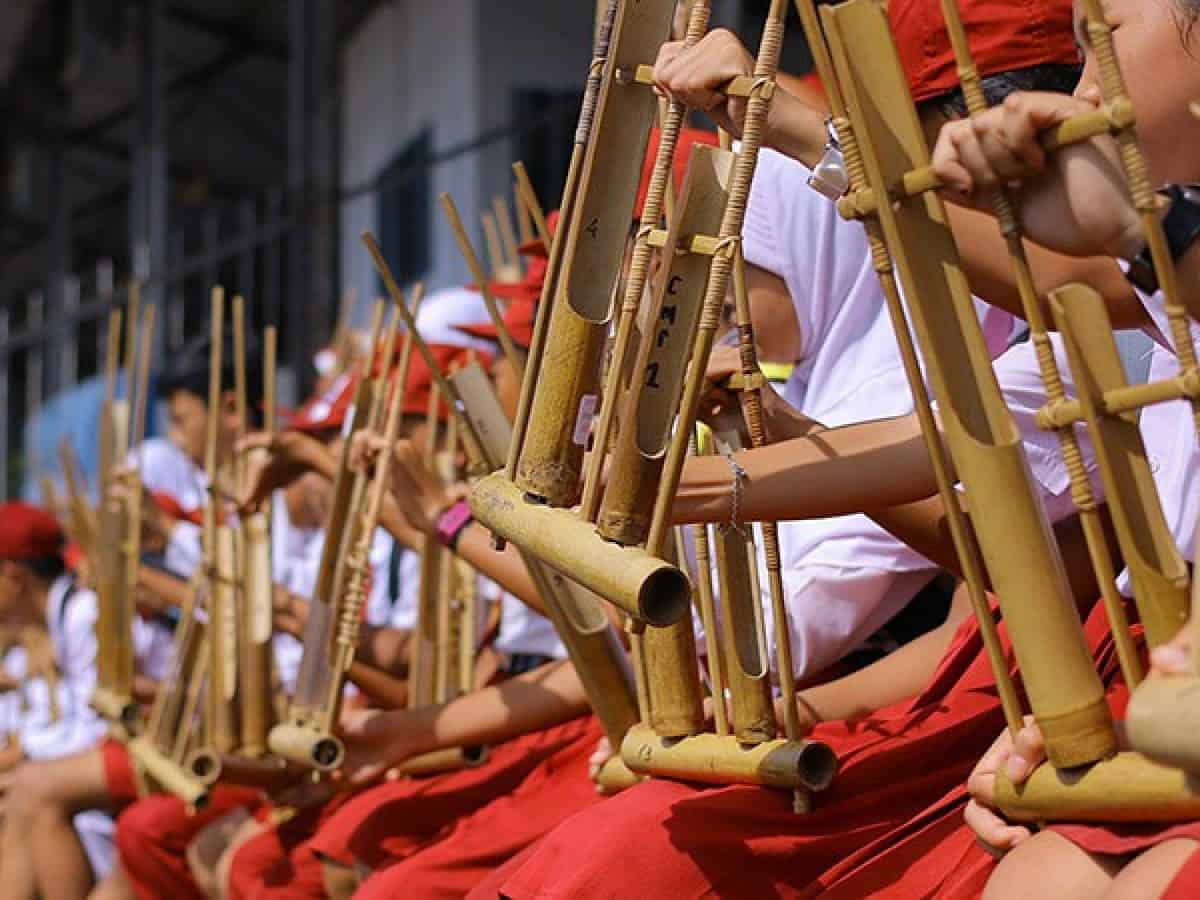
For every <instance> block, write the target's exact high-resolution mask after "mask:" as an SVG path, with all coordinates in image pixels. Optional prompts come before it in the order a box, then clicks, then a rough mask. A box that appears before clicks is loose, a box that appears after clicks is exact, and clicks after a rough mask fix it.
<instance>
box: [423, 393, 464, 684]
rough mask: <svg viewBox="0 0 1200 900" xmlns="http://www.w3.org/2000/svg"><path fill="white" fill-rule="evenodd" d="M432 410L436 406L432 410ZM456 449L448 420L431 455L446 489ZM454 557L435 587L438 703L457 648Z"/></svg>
mask: <svg viewBox="0 0 1200 900" xmlns="http://www.w3.org/2000/svg"><path fill="white" fill-rule="evenodd" d="M430 396H431V397H433V398H434V402H435V403H436V402H437V397H438V394H437V392H436V391H430ZM435 409H436V406H435ZM457 445H458V426H457V420H456V419H455V418H454V417H453V416H451V417H450V421H449V422H447V423H446V441H445V446H444V448H443V449H442V451H441V452H440V453H438V454H435V455H434V456H433V457H432V459H433V464H434V472H435V473H436V475H437V477H438V478H440V479H441V481H442V484H444V485H446V486H447V487H449V486H450V485H453V484H454V481H455V477H454V475H455V472H454V454H455V450H456V449H457ZM454 561H455V560H454V554H453V553H442V558H441V566H440V567H439V570H438V584H437V588H438V590H437V619H436V623H435V627H436V633H437V639H436V643H435V645H434V646H435V651H436V652H435V657H436V661H437V662H436V665H435V666H434V696H435V697H436V698H437V702H438V703H445V702H446V701H447V700H449V699H450V684H451V679H452V678H453V671H454V664H455V661H456V660H457V659H458V648H457V647H456V646H453V645H452V643H451V633H450V631H451V628H450V618H451V610H450V606H451V604H452V603H453V602H454V601H453V596H454V590H455V585H454V583H453V582H454V568H455V567H454Z"/></svg>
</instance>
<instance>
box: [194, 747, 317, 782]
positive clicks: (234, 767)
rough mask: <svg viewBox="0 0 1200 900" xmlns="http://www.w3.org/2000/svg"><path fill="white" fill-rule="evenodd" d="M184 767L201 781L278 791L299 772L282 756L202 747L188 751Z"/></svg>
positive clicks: (294, 780)
mask: <svg viewBox="0 0 1200 900" xmlns="http://www.w3.org/2000/svg"><path fill="white" fill-rule="evenodd" d="M184 769H185V770H186V771H188V772H190V773H191V774H192V776H193V777H195V778H196V779H197V780H198V781H199V782H200V783H201V784H205V785H210V786H211V785H214V784H217V783H221V784H237V785H242V786H244V787H256V788H261V789H262V790H264V791H267V792H273V791H278V790H280V789H282V788H284V787H287V786H289V785H291V784H295V783H296V781H297V779H298V777H299V776H300V772H298V771H297V770H296V768H295V767H294V766H289V765H288V763H287V762H285V761H284V760H282V759H277V758H274V757H267V758H265V759H255V758H253V757H249V756H245V755H233V754H226V753H215V752H214V751H212V750H209V749H204V748H201V749H199V750H196V751H194V752H193V753H191V754H189V755H188V758H187V760H186V761H185V763H184Z"/></svg>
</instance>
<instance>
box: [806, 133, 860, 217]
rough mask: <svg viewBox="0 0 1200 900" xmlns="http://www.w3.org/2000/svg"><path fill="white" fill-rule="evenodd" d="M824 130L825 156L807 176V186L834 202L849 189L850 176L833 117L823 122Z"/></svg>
mask: <svg viewBox="0 0 1200 900" xmlns="http://www.w3.org/2000/svg"><path fill="white" fill-rule="evenodd" d="M825 130H826V132H827V133H828V138H827V140H826V142H825V155H824V156H822V157H821V161H820V162H818V163H817V165H816V168H814V169H813V170H812V174H811V175H809V176H808V186H809V187H810V188H812V189H813V190H814V191H816V192H817V193H818V194H821V195H823V196H825V197H828V198H829V199H830V200H833V201H835V202H836V201H837V200H839V199H841V197H842V195H843V194H845V193H846V191H847V190H849V189H850V175H849V174H848V173H847V172H846V157H845V156H844V155H843V154H842V144H841V141H840V140H839V139H838V133H837V129H836V128H834V127H833V116H830V117H829V118H827V119H826V120H825Z"/></svg>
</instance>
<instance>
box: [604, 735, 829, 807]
mask: <svg viewBox="0 0 1200 900" xmlns="http://www.w3.org/2000/svg"><path fill="white" fill-rule="evenodd" d="M621 758H622V759H623V760H624V761H625V764H626V765H627V766H629V768H630V769H631V770H632V771H634V772H636V773H638V774H640V775H657V776H660V777H665V778H678V779H682V780H684V781H699V782H702V783H704V784H759V785H762V786H764V787H775V788H807V789H808V790H812V791H823V790H825V788H827V787H829V785H830V784H831V783H832V782H833V776H834V775H835V774H836V773H837V767H838V760H837V756H836V755H835V754H834V752H833V750H831V749H830V747H829V746H828V745H827V744H823V743H821V742H820V741H786V740H774V741H766V742H764V743H761V744H754V745H749V744H743V743H741V742H739V741H738V740H737V738H734V737H730V736H726V737H722V736H720V735H716V734H697V735H692V736H691V737H686V738H681V739H677V740H671V739H664V738H660V737H659V736H658V735H657V734H655V733H654V731H653V730H652V729H650V728H648V727H647V726H645V725H634V726H633V727H632V728H630V729H629V733H628V734H626V735H625V740H624V741H623V742H622V744H621Z"/></svg>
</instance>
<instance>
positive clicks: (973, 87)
mask: <svg viewBox="0 0 1200 900" xmlns="http://www.w3.org/2000/svg"><path fill="white" fill-rule="evenodd" d="M942 12H943V15H944V16H945V19H946V26H947V28H948V30H949V33H950V43H951V46H952V47H953V49H954V55H955V58H956V60H957V61H958V74H959V81H960V82H961V83H962V90H963V95H964V97H965V98H966V102H967V108H968V110H969V112H970V115H971V116H980V115H983V114H984V113H986V112H987V110H988V102H987V98H986V97H985V96H984V92H983V81H982V79H981V78H980V75H979V69H978V68H977V67H976V65H975V59H974V57H973V56H972V54H971V47H970V44H969V42H968V41H967V32H966V28H965V27H964V26H963V22H962V18H961V17H960V16H959V13H958V6H957V3H956V0H942ZM994 210H995V213H996V220H997V222H998V223H999V225H1000V231H1001V233H1002V234H1003V235H1004V239H1005V243H1006V245H1007V248H1008V256H1009V261H1010V262H1011V263H1012V266H1013V271H1014V274H1015V275H1016V280H1017V289H1018V293H1019V295H1020V297H1021V306H1022V309H1023V310H1024V313H1025V319H1026V321H1028V323H1029V331H1030V341H1031V342H1032V343H1033V347H1034V350H1035V351H1036V355H1037V361H1038V368H1039V371H1040V373H1041V377H1042V383H1043V384H1044V385H1045V387H1046V395H1047V397H1048V398H1049V402H1050V403H1051V404H1054V403H1056V402H1061V401H1063V400H1064V399H1066V388H1065V386H1064V384H1063V379H1062V374H1061V373H1060V372H1059V370H1058V364H1057V362H1056V361H1055V358H1054V347H1053V345H1052V344H1051V342H1050V335H1049V333H1048V331H1047V329H1046V317H1045V315H1044V314H1043V312H1042V306H1041V302H1040V300H1039V298H1038V295H1037V289H1036V287H1035V286H1034V282H1033V272H1032V270H1031V269H1030V267H1029V259H1028V258H1027V256H1026V253H1025V244H1024V241H1023V238H1022V234H1021V226H1020V223H1019V222H1018V221H1017V216H1016V213H1015V211H1014V209H1013V206H1012V201H1011V199H1010V197H1009V195H1008V192H1007V191H1001V192H1000V193H999V194H998V195H997V197H996V200H995V202H994ZM1057 433H1058V441H1059V446H1060V448H1061V450H1062V454H1063V460H1064V461H1065V463H1066V467H1067V473H1068V475H1069V477H1070V484H1071V498H1072V500H1073V501H1074V503H1075V507H1076V509H1078V510H1079V518H1080V523H1081V524H1082V526H1083V534H1084V539H1085V541H1086V543H1087V549H1088V556H1089V558H1090V560H1091V564H1092V568H1093V570H1094V571H1095V573H1096V582H1097V584H1098V585H1099V587H1100V595H1101V598H1102V599H1103V602H1104V608H1105V611H1106V612H1107V613H1108V618H1109V622H1110V623H1111V625H1112V630H1113V638H1114V640H1115V642H1116V646H1117V655H1118V657H1119V659H1120V663H1121V672H1122V674H1123V675H1124V677H1125V680H1126V682H1127V683H1128V684H1129V685H1130V686H1134V685H1136V684H1137V683H1138V682H1139V681H1140V680H1141V678H1142V671H1141V661H1140V660H1139V659H1138V656H1137V650H1136V648H1135V647H1134V644H1133V637H1132V635H1131V634H1130V631H1129V622H1128V619H1127V617H1126V615H1125V604H1124V601H1123V600H1122V599H1121V596H1120V594H1119V593H1118V591H1117V584H1116V579H1117V572H1116V566H1115V565H1114V563H1113V559H1112V554H1111V552H1110V551H1109V548H1108V539H1107V536H1106V535H1105V531H1104V523H1103V522H1102V521H1101V518H1100V507H1099V503H1098V502H1097V500H1096V496H1095V492H1094V491H1093V490H1092V483H1091V479H1090V478H1089V477H1088V473H1087V469H1086V467H1085V465H1084V460H1083V453H1082V450H1081V449H1080V445H1079V438H1078V436H1077V435H1076V434H1075V427H1074V424H1071V425H1067V426H1066V427H1062V428H1059V429H1057Z"/></svg>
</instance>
